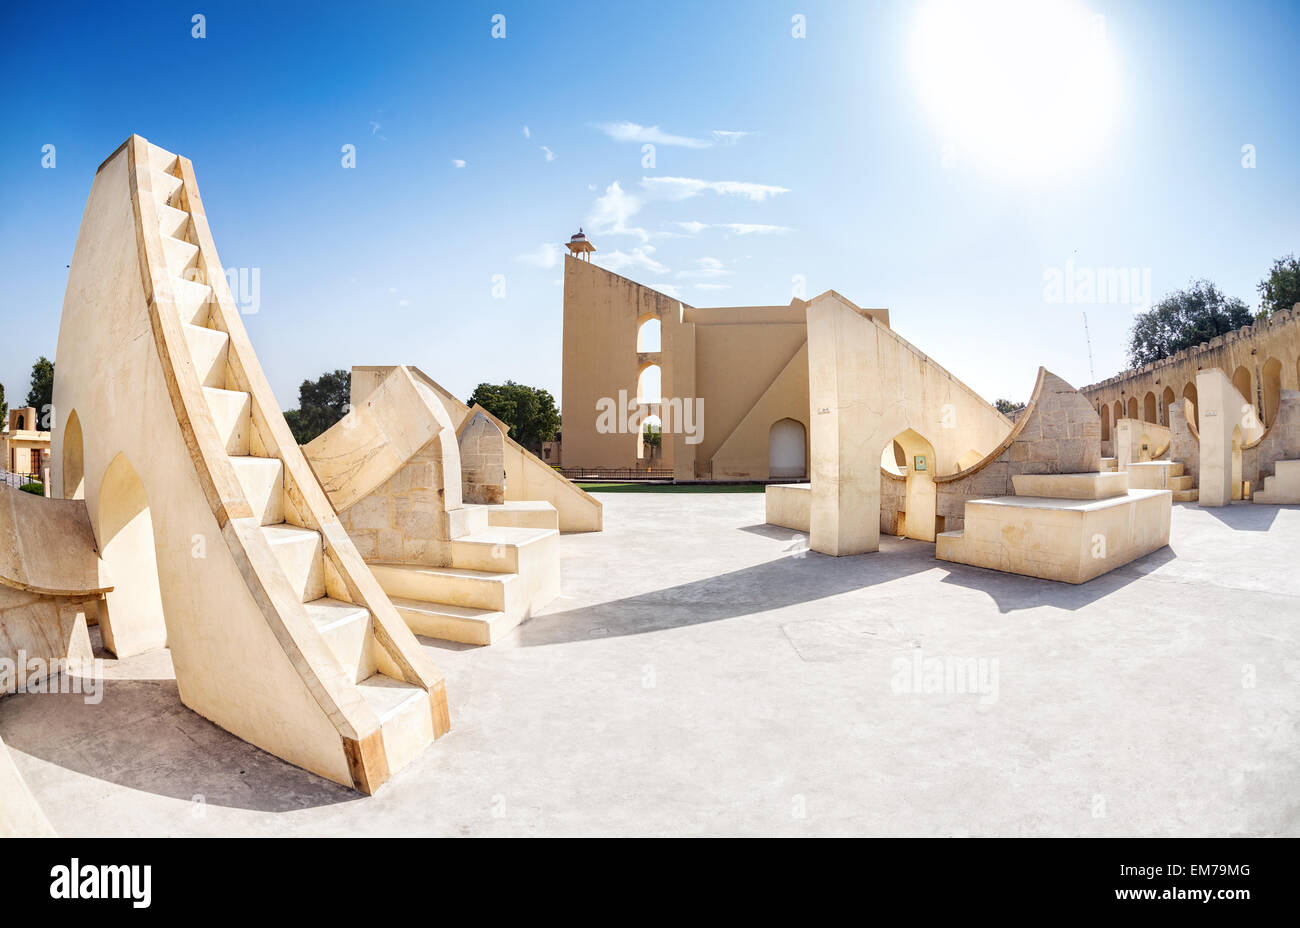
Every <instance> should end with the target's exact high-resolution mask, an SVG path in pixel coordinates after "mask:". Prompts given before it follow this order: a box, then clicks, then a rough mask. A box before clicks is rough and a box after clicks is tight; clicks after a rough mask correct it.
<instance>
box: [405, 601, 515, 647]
mask: <svg viewBox="0 0 1300 928" xmlns="http://www.w3.org/2000/svg"><path fill="white" fill-rule="evenodd" d="M389 599H390V600H391V601H392V604H393V608H395V609H396V610H397V614H398V615H400V616H401V617H402V619H403V621H405V622H406V625H407V627H408V628H410V629H411V631H412V632H414V633H415V634H417V635H423V636H424V637H426V638H441V639H442V640H444V641H459V642H463V643H464V644H491V643H492V642H493V641H494V640H496V639H499V638H500V637H501V635H502V634H504V633H505V632H506V631H508V630H509V629H510V628H514V625H515V624H517V623H508V621H507V618H506V614H505V613H504V612H501V611H499V610H493V609H473V608H469V607H466V606H453V605H451V604H449V603H429V602H423V601H422V600H418V599H403V598H402V597H400V596H390V597H389Z"/></svg>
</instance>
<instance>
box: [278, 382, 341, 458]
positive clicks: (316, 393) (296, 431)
mask: <svg viewBox="0 0 1300 928" xmlns="http://www.w3.org/2000/svg"><path fill="white" fill-rule="evenodd" d="M351 395H352V374H351V372H350V371H345V370H336V371H327V372H326V373H324V374H321V375H320V377H319V378H317V379H316V380H315V381H311V380H304V381H303V382H302V384H301V385H300V386H299V387H298V408H297V409H290V410H287V411H286V412H285V414H284V421H285V422H287V423H289V431H291V432H293V437H294V440H295V441H297V442H298V444H300V445H305V444H307V442H309V441H311V440H312V439H313V438H315V437H316V436H317V435H319V434H321V433H322V432H324V431H325V430H326V429H328V428H329V427H330V426H331V425H333V424H334V423H335V422H338V421H339V420H340V419H342V418H343V417H344V416H346V415H347V414H348V410H349V408H350V406H349V401H350V398H351Z"/></svg>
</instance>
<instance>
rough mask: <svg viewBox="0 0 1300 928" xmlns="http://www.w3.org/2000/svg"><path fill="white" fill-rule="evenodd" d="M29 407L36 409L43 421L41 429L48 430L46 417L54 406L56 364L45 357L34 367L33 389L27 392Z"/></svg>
mask: <svg viewBox="0 0 1300 928" xmlns="http://www.w3.org/2000/svg"><path fill="white" fill-rule="evenodd" d="M27 405H28V406H35V407H36V413H37V415H39V416H40V417H41V420H42V421H41V427H42V428H46V427H47V425H48V423H47V422H46V421H45V417H46V416H47V415H48V414H49V411H50V409H51V408H52V407H53V406H54V362H53V361H51V360H50V359H49V358H47V357H45V356H44V355H41V359H40V360H39V361H37V362H36V363H35V364H33V365H32V388H31V389H30V390H28V391H27Z"/></svg>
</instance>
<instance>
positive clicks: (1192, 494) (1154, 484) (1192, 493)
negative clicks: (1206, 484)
mask: <svg viewBox="0 0 1300 928" xmlns="http://www.w3.org/2000/svg"><path fill="white" fill-rule="evenodd" d="M1184 470H1185V468H1184V466H1183V463H1182V461H1132V462H1130V463H1129V464H1128V466H1127V467H1126V468H1125V473H1127V474H1128V478H1129V486H1130V487H1131V488H1132V489H1136V490H1170V491H1172V492H1173V495H1174V502H1176V503H1194V502H1196V501H1197V498H1198V497H1199V492H1198V491H1197V489H1196V487H1195V486H1194V484H1195V480H1194V479H1193V478H1192V476H1191V475H1190V474H1187V473H1184Z"/></svg>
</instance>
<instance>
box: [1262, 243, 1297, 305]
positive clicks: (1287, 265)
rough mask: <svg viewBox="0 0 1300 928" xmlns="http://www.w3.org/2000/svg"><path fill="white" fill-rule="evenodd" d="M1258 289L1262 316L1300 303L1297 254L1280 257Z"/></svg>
mask: <svg viewBox="0 0 1300 928" xmlns="http://www.w3.org/2000/svg"><path fill="white" fill-rule="evenodd" d="M1256 289H1257V290H1258V291H1259V311H1260V312H1259V314H1260V316H1269V315H1271V314H1272V313H1275V312H1279V311H1280V310H1284V309H1290V308H1291V307H1292V306H1294V305H1295V304H1296V303H1300V261H1297V260H1296V256H1295V255H1287V256H1286V257H1285V258H1278V259H1277V260H1276V261H1274V262H1273V266H1272V267H1271V268H1269V272H1268V276H1267V277H1265V278H1264V279H1263V280H1261V281H1260V282H1259V286H1258V287H1256Z"/></svg>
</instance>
